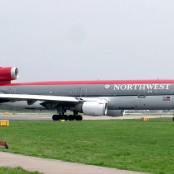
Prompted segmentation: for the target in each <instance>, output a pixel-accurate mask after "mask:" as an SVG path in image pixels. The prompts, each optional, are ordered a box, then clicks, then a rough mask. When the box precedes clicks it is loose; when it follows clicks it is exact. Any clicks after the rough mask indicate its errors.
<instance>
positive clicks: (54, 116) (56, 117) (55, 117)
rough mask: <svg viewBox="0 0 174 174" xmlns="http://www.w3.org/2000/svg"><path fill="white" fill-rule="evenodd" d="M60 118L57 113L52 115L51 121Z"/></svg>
mask: <svg viewBox="0 0 174 174" xmlns="http://www.w3.org/2000/svg"><path fill="white" fill-rule="evenodd" d="M59 119H60V118H59V115H53V116H52V120H53V121H58V120H59Z"/></svg>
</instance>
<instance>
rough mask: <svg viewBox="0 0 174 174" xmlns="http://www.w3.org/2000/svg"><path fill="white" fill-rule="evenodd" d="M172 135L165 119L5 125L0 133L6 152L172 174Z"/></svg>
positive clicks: (169, 122) (169, 125)
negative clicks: (6, 148) (7, 148)
mask: <svg viewBox="0 0 174 174" xmlns="http://www.w3.org/2000/svg"><path fill="white" fill-rule="evenodd" d="M173 134H174V123H173V122H172V121H171V119H167V118H166V119H163V118H160V119H151V120H150V121H147V122H143V121H140V120H122V121H118V120H112V121H82V122H52V121H10V126H9V127H3V128H0V139H2V140H6V141H7V143H8V145H9V150H7V151H9V152H13V153H20V154H26V155H31V156H38V157H45V158H54V159H61V160H64V161H73V162H80V163H84V164H92V165H98V166H108V167H113V168H120V169H127V170H133V171H141V172H150V173H158V174H165V173H168V174H169V173H174V135H173ZM1 151H5V150H4V149H1Z"/></svg>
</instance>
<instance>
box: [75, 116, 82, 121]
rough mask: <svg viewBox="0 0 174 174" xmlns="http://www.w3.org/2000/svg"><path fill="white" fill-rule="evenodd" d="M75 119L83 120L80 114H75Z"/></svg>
mask: <svg viewBox="0 0 174 174" xmlns="http://www.w3.org/2000/svg"><path fill="white" fill-rule="evenodd" d="M75 119H76V121H82V120H83V117H82V116H81V115H77V116H76V117H75Z"/></svg>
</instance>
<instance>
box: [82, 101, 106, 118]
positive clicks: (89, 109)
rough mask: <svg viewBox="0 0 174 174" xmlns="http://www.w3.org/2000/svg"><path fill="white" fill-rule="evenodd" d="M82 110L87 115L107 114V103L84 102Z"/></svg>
mask: <svg viewBox="0 0 174 174" xmlns="http://www.w3.org/2000/svg"><path fill="white" fill-rule="evenodd" d="M82 112H83V113H84V114H85V115H93V116H102V115H106V114H107V103H105V102H100V101H99V102H84V103H83V105H82Z"/></svg>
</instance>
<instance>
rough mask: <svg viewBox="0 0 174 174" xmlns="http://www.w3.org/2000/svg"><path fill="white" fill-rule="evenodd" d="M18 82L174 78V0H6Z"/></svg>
mask: <svg viewBox="0 0 174 174" xmlns="http://www.w3.org/2000/svg"><path fill="white" fill-rule="evenodd" d="M0 65H1V66H15V67H18V68H19V71H20V79H19V80H18V81H39V80H40V81H45V80H96V79H101V80H103V79H157V78H159V79H164V78H167V79H171V78H173V79H174V1H173V0H165V1H164V0H15V1H14V0H0Z"/></svg>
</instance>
